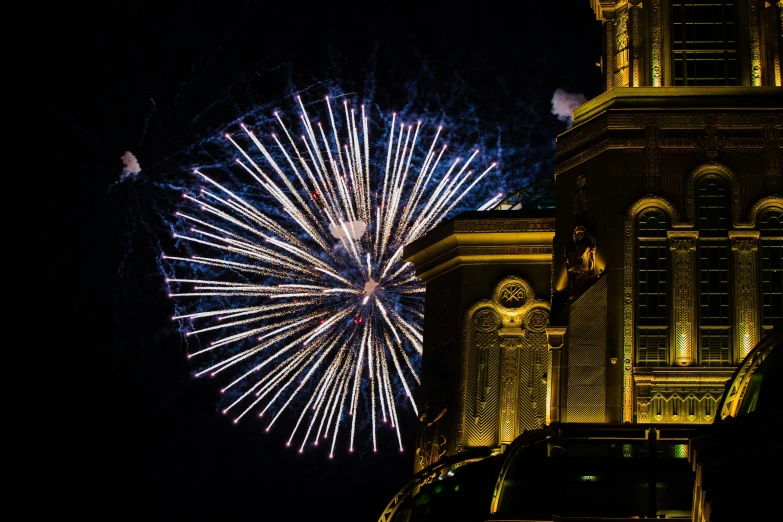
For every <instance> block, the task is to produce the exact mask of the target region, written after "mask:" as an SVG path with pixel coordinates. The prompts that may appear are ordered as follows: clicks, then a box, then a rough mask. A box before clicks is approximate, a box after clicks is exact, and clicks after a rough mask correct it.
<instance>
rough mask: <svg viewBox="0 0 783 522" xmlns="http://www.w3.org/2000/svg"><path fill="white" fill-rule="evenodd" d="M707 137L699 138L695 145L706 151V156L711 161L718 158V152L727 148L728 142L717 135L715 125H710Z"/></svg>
mask: <svg viewBox="0 0 783 522" xmlns="http://www.w3.org/2000/svg"><path fill="white" fill-rule="evenodd" d="M705 132H706V136H705V137H703V138H698V139H697V140H696V141H695V143H694V145H695V146H696V147H697V148H700V149H702V150H703V151H704V154H705V155H706V156H707V157H708V158H709V159H711V160H714V159H716V158H717V157H718V152H720V150H721V149H722V148H723V147H725V146H726V143H727V140H726V139H724V138H721V137H719V136H718V135H717V131H716V129H715V126H714V125H710V126H708V127H707V129H706V131H705Z"/></svg>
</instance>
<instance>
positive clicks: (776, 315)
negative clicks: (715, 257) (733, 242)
mask: <svg viewBox="0 0 783 522" xmlns="http://www.w3.org/2000/svg"><path fill="white" fill-rule="evenodd" d="M759 231H760V234H761V235H760V238H759V269H760V270H759V271H760V272H761V314H760V315H761V328H762V335H766V334H767V333H768V332H770V331H771V330H772V327H775V328H783V209H781V208H769V209H767V210H765V211H764V212H762V213H761V216H759Z"/></svg>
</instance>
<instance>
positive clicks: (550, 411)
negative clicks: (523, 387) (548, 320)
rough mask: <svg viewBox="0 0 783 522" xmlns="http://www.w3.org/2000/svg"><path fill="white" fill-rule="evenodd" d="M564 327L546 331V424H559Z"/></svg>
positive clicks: (551, 327)
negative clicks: (547, 361) (547, 358)
mask: <svg viewBox="0 0 783 522" xmlns="http://www.w3.org/2000/svg"><path fill="white" fill-rule="evenodd" d="M565 333H566V329H565V327H554V326H550V327H548V328H547V329H546V339H547V346H548V351H549V368H548V371H547V380H546V399H547V400H546V403H547V404H546V423H547V424H552V423H553V422H560V368H561V366H562V356H563V350H562V348H563V341H564V338H565Z"/></svg>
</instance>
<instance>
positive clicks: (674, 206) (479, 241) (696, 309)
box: [404, 0, 783, 471]
mask: <svg viewBox="0 0 783 522" xmlns="http://www.w3.org/2000/svg"><path fill="white" fill-rule="evenodd" d="M591 4H592V7H593V9H594V11H595V13H596V16H597V17H598V19H599V20H601V22H602V34H603V42H604V46H603V49H604V52H603V56H602V57H601V60H600V62H599V64H600V65H601V68H602V72H603V77H604V84H605V85H604V86H605V89H606V90H605V92H604V93H602V94H601V95H599V96H597V97H596V98H594V99H592V100H590V101H588V102H587V103H586V104H584V105H583V106H581V107H579V108H577V109H576V110H575V111H574V125H573V127H572V128H571V129H569V130H567V131H566V132H564V133H563V134H562V135H560V136H559V137H558V141H557V149H556V170H555V184H556V207H555V209H548V208H524V207H523V208H522V209H521V210H496V211H488V212H471V213H465V214H462V215H460V216H458V217H457V218H455V219H454V220H452V221H450V222H448V223H445V224H443V225H441V226H440V227H438V228H437V229H435V230H434V231H432V232H431V233H430V234H429V235H427V236H425V237H423V238H421V239H420V240H418V241H416V242H414V243H412V244H410V245H408V246H406V248H405V252H404V257H405V259H406V260H407V261H410V262H412V263H414V265H415V266H416V270H417V275H418V276H419V277H420V278H421V279H422V280H424V281H425V282H426V285H427V293H426V305H425V306H426V312H425V325H424V350H423V356H422V387H421V390H420V395H419V397H418V402H419V403H420V404H421V405H422V406H423V407H422V408H421V409H422V412H423V413H422V415H421V417H420V419H419V421H420V422H419V430H418V434H417V438H418V440H417V448H418V449H417V456H416V462H415V469H416V471H419V470H421V469H424V468H427V467H428V466H432V465H433V464H434V463H436V462H438V461H439V459H442V458H444V457H446V456H450V455H457V454H459V453H460V452H466V451H469V450H472V449H476V448H488V449H489V450H490V451H491V452H500V451H502V450H503V448H504V447H505V446H506V445H508V444H510V443H511V442H512V441H514V439H516V438H517V437H518V436H519V435H520V434H522V433H525V432H526V431H530V430H532V429H535V428H539V427H542V426H545V425H547V424H551V423H555V422H560V423H573V422H590V423H595V422H599V423H694V424H697V423H709V422H711V421H712V420H713V418H714V416H715V410H716V406H717V403H718V400H719V399H720V397H721V395H722V393H723V390H724V385H725V383H726V381H727V380H728V379H729V378H730V377H731V375H732V373H733V372H734V370H735V369H736V367H737V365H738V364H739V362H740V361H741V360H742V359H743V357H744V356H745V355H746V354H747V353H748V352H749V351H750V350H751V349H752V348H753V347H754V346H755V345H756V344H757V343H758V341H759V340H761V339H762V338H763V337H764V336H765V335H767V334H768V333H769V332H770V331H771V330H772V329H773V328H781V327H782V326H783V264H782V263H783V261H781V260H782V259H783V223H782V221H783V198H782V197H781V190H783V184H782V183H781V170H782V169H783V150H782V147H783V88H781V63H780V58H781V49H783V8H781V3H780V2H777V3H775V4H771V3H769V2H764V1H756V0H736V1H734V2H729V1H725V2H717V1H714V2H699V1H691V2H678V1H669V2H667V1H661V0H656V1H651V0H646V1H644V2H642V1H639V0H636V1H628V0H621V1H617V0H606V1H599V0H592V1H591ZM507 207H508V205H505V206H501V207H499V208H507Z"/></svg>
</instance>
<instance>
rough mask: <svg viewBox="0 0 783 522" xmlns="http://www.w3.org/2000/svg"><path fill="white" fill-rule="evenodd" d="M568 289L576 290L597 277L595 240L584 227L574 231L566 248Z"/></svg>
mask: <svg viewBox="0 0 783 522" xmlns="http://www.w3.org/2000/svg"><path fill="white" fill-rule="evenodd" d="M565 261H566V270H567V271H568V287H569V288H570V289H571V290H575V289H577V288H579V287H580V286H582V283H584V281H586V280H587V279H589V278H590V277H592V276H593V275H595V239H593V236H591V235H590V234H588V233H587V230H586V229H585V227H583V226H581V225H580V226H578V227H576V228H575V229H574V234H573V237H572V240H571V241H569V242H568V244H567V245H566V247H565Z"/></svg>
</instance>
